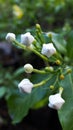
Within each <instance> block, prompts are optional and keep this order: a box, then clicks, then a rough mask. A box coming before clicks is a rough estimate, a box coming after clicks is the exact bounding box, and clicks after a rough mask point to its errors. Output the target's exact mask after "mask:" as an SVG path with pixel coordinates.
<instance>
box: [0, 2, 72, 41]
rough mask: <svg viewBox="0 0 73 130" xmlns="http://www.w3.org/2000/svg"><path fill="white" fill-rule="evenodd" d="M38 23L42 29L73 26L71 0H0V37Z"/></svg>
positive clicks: (58, 28) (22, 30) (18, 32)
mask: <svg viewBox="0 0 73 130" xmlns="http://www.w3.org/2000/svg"><path fill="white" fill-rule="evenodd" d="M36 23H39V24H40V25H41V26H42V28H43V29H44V30H46V31H47V30H55V31H58V30H62V28H63V29H66V28H67V29H70V28H72V26H73V0H34V1H33V0H22V1H21V0H7V1H6V0H0V39H4V36H5V35H6V33H7V32H14V33H15V34H20V33H23V32H24V31H25V29H27V28H33V27H34V26H35V24H36Z"/></svg>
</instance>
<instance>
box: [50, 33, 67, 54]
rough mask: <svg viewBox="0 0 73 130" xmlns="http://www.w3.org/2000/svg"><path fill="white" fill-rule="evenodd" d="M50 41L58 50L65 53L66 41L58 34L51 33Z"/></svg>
mask: <svg viewBox="0 0 73 130" xmlns="http://www.w3.org/2000/svg"><path fill="white" fill-rule="evenodd" d="M52 41H53V43H54V45H55V46H56V48H57V49H58V51H59V52H61V53H63V54H66V41H65V40H64V38H63V37H62V35H60V34H56V33H52Z"/></svg>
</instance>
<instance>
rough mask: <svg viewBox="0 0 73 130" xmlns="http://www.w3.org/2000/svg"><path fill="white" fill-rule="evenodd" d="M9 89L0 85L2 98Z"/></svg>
mask: <svg viewBox="0 0 73 130" xmlns="http://www.w3.org/2000/svg"><path fill="white" fill-rule="evenodd" d="M6 91H7V89H6V88H5V87H0V98H2V97H3V96H4V95H5V93H6Z"/></svg>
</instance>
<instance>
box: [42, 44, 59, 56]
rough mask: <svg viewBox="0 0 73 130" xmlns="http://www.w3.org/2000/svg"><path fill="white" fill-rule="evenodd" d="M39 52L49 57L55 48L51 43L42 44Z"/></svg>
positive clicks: (54, 51)
mask: <svg viewBox="0 0 73 130" xmlns="http://www.w3.org/2000/svg"><path fill="white" fill-rule="evenodd" d="M41 53H42V54H43V55H45V56H47V57H48V58H49V57H50V56H52V55H53V54H55V53H56V49H55V47H54V46H53V44H52V43H48V44H43V47H42V51H41Z"/></svg>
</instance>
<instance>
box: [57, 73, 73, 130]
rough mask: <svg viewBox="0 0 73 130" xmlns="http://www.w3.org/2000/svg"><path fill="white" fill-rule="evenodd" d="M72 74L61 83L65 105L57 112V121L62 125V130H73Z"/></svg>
mask: <svg viewBox="0 0 73 130" xmlns="http://www.w3.org/2000/svg"><path fill="white" fill-rule="evenodd" d="M72 76H73V74H72V75H71V74H68V75H67V76H66V77H65V79H64V80H63V81H62V82H61V86H62V87H64V92H63V97H64V99H65V104H64V105H63V107H62V109H61V110H59V112H58V114H59V119H60V122H61V124H62V128H63V130H73V79H72Z"/></svg>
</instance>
